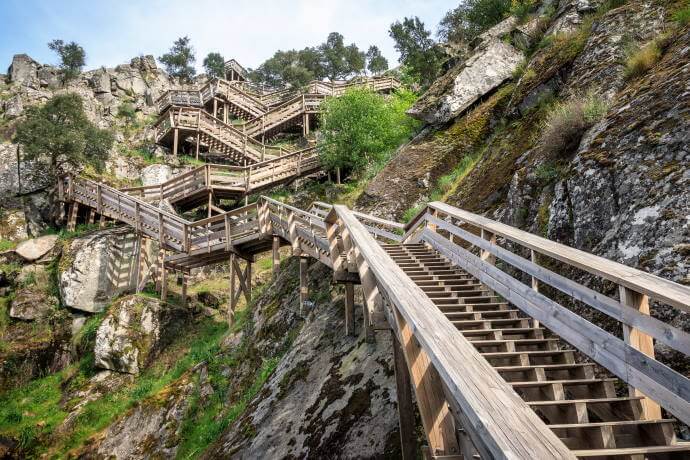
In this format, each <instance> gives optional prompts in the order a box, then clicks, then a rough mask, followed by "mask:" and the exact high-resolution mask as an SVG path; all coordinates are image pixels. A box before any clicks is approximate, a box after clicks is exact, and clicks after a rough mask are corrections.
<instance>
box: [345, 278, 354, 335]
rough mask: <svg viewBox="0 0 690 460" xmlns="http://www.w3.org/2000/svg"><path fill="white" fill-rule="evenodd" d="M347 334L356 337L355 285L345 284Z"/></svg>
mask: <svg viewBox="0 0 690 460" xmlns="http://www.w3.org/2000/svg"><path fill="white" fill-rule="evenodd" d="M345 334H346V335H349V336H352V337H354V336H355V285H354V283H350V282H346V283H345Z"/></svg>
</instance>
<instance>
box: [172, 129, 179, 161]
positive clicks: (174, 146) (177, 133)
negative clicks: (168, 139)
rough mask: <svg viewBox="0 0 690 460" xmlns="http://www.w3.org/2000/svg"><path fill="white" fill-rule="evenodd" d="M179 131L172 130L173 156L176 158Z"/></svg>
mask: <svg viewBox="0 0 690 460" xmlns="http://www.w3.org/2000/svg"><path fill="white" fill-rule="evenodd" d="M179 131H180V129H179V128H175V129H174V130H173V155H175V156H177V149H178V147H179V142H180V132H179Z"/></svg>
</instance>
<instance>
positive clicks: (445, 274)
mask: <svg viewBox="0 0 690 460" xmlns="http://www.w3.org/2000/svg"><path fill="white" fill-rule="evenodd" d="M384 248H385V250H386V252H387V253H388V254H389V255H390V256H391V257H392V258H393V260H394V261H395V262H396V264H397V265H398V266H399V267H400V268H402V269H403V271H404V272H405V273H406V274H407V275H408V276H409V277H410V279H411V280H412V281H414V282H415V283H416V284H417V285H418V286H419V287H420V288H421V289H422V290H423V291H424V292H425V293H426V294H427V296H429V298H430V299H431V300H432V301H433V302H434V304H436V306H437V307H438V309H439V310H440V311H442V312H443V314H444V315H445V317H446V318H448V320H449V321H450V322H451V323H452V324H453V325H454V326H455V327H456V328H457V329H458V330H459V331H460V333H461V334H462V335H463V336H464V337H465V338H467V339H468V340H469V341H470V342H471V343H472V344H473V345H474V346H475V348H476V349H477V351H479V353H480V354H481V355H482V357H484V359H486V360H487V361H488V362H489V363H491V365H492V366H494V368H495V369H496V370H497V371H498V373H499V374H500V375H501V377H503V378H504V379H505V381H506V382H508V383H509V384H510V385H511V386H512V387H513V389H514V390H515V391H516V392H517V393H518V394H519V395H520V397H521V398H522V399H523V400H524V401H525V402H526V403H527V404H528V405H529V406H530V407H531V408H532V409H533V410H534V411H535V412H536V413H537V414H538V415H539V417H540V418H541V419H542V420H543V421H544V422H545V423H546V424H547V425H548V426H549V428H551V429H552V430H553V432H554V433H555V434H556V435H557V436H558V437H559V438H560V439H561V440H562V441H563V443H564V444H565V445H566V446H567V447H568V448H570V449H571V450H572V451H573V453H574V454H575V455H576V456H577V457H579V458H593V459H601V460H604V459H612V460H613V459H630V460H632V459H681V458H690V443H680V444H679V443H678V442H677V440H676V437H675V433H674V422H675V421H674V420H673V419H657V420H646V419H644V416H643V411H642V400H643V399H644V397H642V396H635V397H630V396H620V395H618V393H617V391H616V389H617V388H623V387H625V388H626V390H625V391H626V392H627V387H626V386H625V385H624V384H623V382H621V381H620V380H619V379H615V378H608V377H601V376H602V375H604V374H606V370H605V369H603V368H601V367H600V366H597V365H596V364H594V363H591V362H587V361H586V359H585V357H584V356H583V355H581V354H580V353H579V352H577V351H576V350H574V349H572V348H571V347H569V346H568V345H567V344H566V343H564V342H563V341H562V340H561V339H559V337H558V336H556V335H555V334H553V333H552V332H551V331H549V330H548V329H546V328H544V327H540V326H539V325H538V323H536V322H535V321H534V320H533V319H532V318H530V317H528V316H526V315H524V314H523V313H522V312H521V311H520V310H519V309H517V308H515V307H512V306H511V305H510V304H509V303H508V302H506V301H504V300H502V299H501V297H499V296H496V295H494V294H493V293H492V292H491V290H490V289H488V288H487V287H486V286H485V285H483V284H482V283H480V282H479V281H478V280H477V279H476V278H474V277H473V276H471V275H470V274H468V273H467V272H465V271H463V270H461V269H459V268H457V267H456V266H454V265H453V264H452V263H451V262H450V261H448V260H447V259H445V258H444V257H442V256H441V255H439V254H438V253H437V252H436V251H434V250H432V249H430V248H428V247H427V246H426V245H424V244H405V245H400V244H388V245H384Z"/></svg>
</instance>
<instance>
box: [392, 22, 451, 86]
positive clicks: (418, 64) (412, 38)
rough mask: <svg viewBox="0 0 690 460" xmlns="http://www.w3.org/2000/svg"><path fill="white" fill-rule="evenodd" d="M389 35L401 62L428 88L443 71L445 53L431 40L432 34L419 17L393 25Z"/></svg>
mask: <svg viewBox="0 0 690 460" xmlns="http://www.w3.org/2000/svg"><path fill="white" fill-rule="evenodd" d="M388 34H389V35H390V37H391V38H392V39H393V40H394V41H395V49H396V50H398V52H399V53H400V59H399V60H400V62H401V63H402V64H404V65H405V66H407V67H408V68H409V69H410V72H411V73H412V74H413V75H414V76H415V77H416V78H417V79H418V80H419V82H420V83H421V84H422V85H423V86H425V87H428V86H429V85H431V83H432V82H433V81H434V79H435V78H436V77H437V76H438V74H439V71H440V69H441V63H442V59H443V52H442V51H441V50H440V48H439V47H438V46H437V44H436V42H435V41H434V40H433V39H432V38H431V32H429V31H428V30H427V29H426V28H425V27H424V23H423V22H422V21H420V20H419V18H418V17H416V16H415V17H414V18H405V19H403V21H402V22H400V21H396V22H395V23H393V24H391V27H390V29H389V32H388Z"/></svg>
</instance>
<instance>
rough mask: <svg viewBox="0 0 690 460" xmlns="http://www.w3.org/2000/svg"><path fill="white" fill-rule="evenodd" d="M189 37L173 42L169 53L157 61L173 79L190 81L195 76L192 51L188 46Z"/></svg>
mask: <svg viewBox="0 0 690 460" xmlns="http://www.w3.org/2000/svg"><path fill="white" fill-rule="evenodd" d="M189 42H190V40H189V37H181V38H178V39H177V40H175V42H174V43H173V46H172V48H170V51H169V52H167V53H165V54H164V55H163V56H160V57H159V58H158V60H159V61H160V62H161V63H162V64H163V65H164V66H165V70H166V71H167V72H168V73H169V74H170V75H172V76H173V77H177V78H180V79H182V80H187V81H189V80H191V79H192V77H194V75H195V74H196V70H195V69H194V65H193V64H194V62H195V61H196V57H195V56H194V49H193V48H192V47H191V45H190V44H189Z"/></svg>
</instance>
